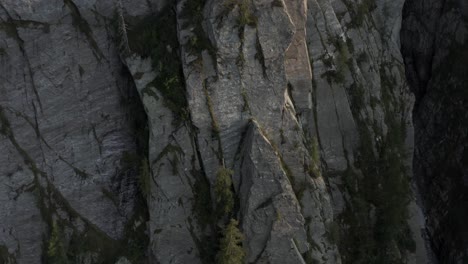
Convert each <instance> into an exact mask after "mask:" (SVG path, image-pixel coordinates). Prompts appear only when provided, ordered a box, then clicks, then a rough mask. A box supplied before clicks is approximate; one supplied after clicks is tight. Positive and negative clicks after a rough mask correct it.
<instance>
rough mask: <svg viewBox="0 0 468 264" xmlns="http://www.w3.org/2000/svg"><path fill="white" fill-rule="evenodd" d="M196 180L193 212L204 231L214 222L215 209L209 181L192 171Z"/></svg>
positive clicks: (197, 172)
mask: <svg viewBox="0 0 468 264" xmlns="http://www.w3.org/2000/svg"><path fill="white" fill-rule="evenodd" d="M192 175H193V176H194V178H195V183H194V185H193V194H194V197H193V199H194V201H193V211H194V212H195V216H196V218H197V220H198V223H199V225H200V227H201V228H202V229H205V228H206V227H207V226H209V225H211V224H212V223H213V222H214V220H215V219H214V216H213V208H212V202H211V191H210V190H211V188H210V182H209V181H208V179H207V178H206V177H205V176H204V175H203V174H202V173H201V172H199V171H196V170H192Z"/></svg>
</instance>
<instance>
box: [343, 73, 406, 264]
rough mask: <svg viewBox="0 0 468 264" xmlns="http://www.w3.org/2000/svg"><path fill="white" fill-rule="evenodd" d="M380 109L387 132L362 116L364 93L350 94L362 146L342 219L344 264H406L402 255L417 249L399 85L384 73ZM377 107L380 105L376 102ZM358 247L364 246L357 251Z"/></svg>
mask: <svg viewBox="0 0 468 264" xmlns="http://www.w3.org/2000/svg"><path fill="white" fill-rule="evenodd" d="M381 87H382V107H383V110H384V114H385V123H386V124H387V128H388V130H387V133H386V134H385V135H384V134H382V129H381V128H379V127H378V126H376V125H375V124H370V123H369V121H368V120H365V119H364V117H363V116H362V115H361V110H362V109H363V108H365V107H366V105H365V104H366V101H365V96H366V94H365V90H364V88H363V86H362V85H361V84H354V85H353V86H352V87H351V88H350V90H349V95H350V97H351V98H350V99H351V103H352V105H353V108H352V112H353V116H354V117H355V120H356V122H357V124H358V129H359V135H360V147H359V151H358V153H356V154H355V157H356V160H355V163H354V164H348V170H347V171H346V172H345V173H344V175H343V179H344V186H345V188H346V189H347V191H348V192H349V194H350V199H349V200H348V206H347V208H346V210H345V211H344V212H343V214H342V215H341V216H340V219H341V222H342V223H344V227H345V228H344V229H343V233H342V236H341V238H342V239H340V242H339V246H340V251H341V252H342V255H343V261H345V262H349V263H363V264H364V263H366V264H374V263H375V264H377V263H378V264H387V263H388V264H390V263H392V264H394V263H404V262H405V260H404V259H402V258H403V257H404V254H401V255H400V254H398V253H394V251H395V250H394V248H395V245H396V246H397V249H398V250H399V251H400V252H401V253H405V252H410V251H412V250H414V241H413V240H412V235H411V232H410V229H409V227H408V223H407V219H408V212H407V210H408V204H409V201H410V196H411V190H410V187H409V186H410V184H409V178H408V176H407V170H408V168H406V166H405V164H404V161H405V159H406V155H407V154H406V153H405V145H404V140H405V136H406V124H405V120H404V119H402V118H401V117H402V116H404V111H406V110H405V103H404V101H403V99H401V98H397V97H395V96H394V95H393V94H394V92H395V91H394V90H395V87H397V86H396V81H395V80H394V79H393V77H391V76H387V75H386V71H385V67H384V66H382V68H381ZM374 103H377V102H374ZM356 243H358V244H359V245H360V246H359V247H355V246H353V245H355V244H356Z"/></svg>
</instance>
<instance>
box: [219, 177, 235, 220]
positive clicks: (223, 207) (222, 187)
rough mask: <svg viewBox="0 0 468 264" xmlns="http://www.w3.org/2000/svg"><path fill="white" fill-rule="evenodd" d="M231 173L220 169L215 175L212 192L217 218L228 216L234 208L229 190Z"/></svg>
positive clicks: (232, 195)
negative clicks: (214, 197) (213, 193)
mask: <svg viewBox="0 0 468 264" xmlns="http://www.w3.org/2000/svg"><path fill="white" fill-rule="evenodd" d="M233 173H234V172H233V171H232V170H230V169H226V168H221V169H219V170H218V173H217V174H216V182H215V186H214V191H215V196H216V211H217V213H218V216H219V217H223V216H229V214H230V213H231V212H232V209H233V208H234V194H233V193H232V190H231V188H232V179H231V176H232V174H233Z"/></svg>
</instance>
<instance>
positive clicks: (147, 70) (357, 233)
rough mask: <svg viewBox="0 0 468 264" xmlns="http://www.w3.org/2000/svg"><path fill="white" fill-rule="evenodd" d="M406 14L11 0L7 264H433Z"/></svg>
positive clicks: (279, 2) (217, 2)
mask: <svg viewBox="0 0 468 264" xmlns="http://www.w3.org/2000/svg"><path fill="white" fill-rule="evenodd" d="M402 7H403V0H399V1H395V0H375V1H374V0H362V1H348V0H308V1H304V0H224V1H222V0H206V1H205V0H186V1H183V0H181V1H164V0H139V1H133V0H115V1H112V0H103V1H97V0H91V1H89V0H87V1H83V0H54V1H48V0H47V1H46V0H40V1H28V0H21V1H18V0H15V1H13V0H0V19H1V20H0V40H1V41H0V63H1V64H0V67H1V71H0V80H1V82H0V84H1V85H0V92H1V93H0V96H1V97H0V146H1V150H2V152H0V177H1V183H2V184H1V185H0V197H1V200H0V202H1V203H0V209H1V210H0V223H1V224H0V262H5V263H26V264H29V263H133V264H136V263H163V264H165V263H194V264H196V263H215V262H216V261H217V258H216V256H217V254H219V252H222V250H223V248H220V246H219V241H220V239H221V236H222V234H223V229H224V227H225V226H226V224H227V223H228V222H229V221H230V219H235V220H237V221H238V222H239V226H238V228H239V230H240V232H242V233H243V236H244V239H243V243H242V245H239V246H241V247H242V250H243V251H244V252H245V260H244V262H245V263H278V264H280V263H281V264H282V263H291V264H292V263H307V264H311V263H337V264H339V263H379V264H382V263H429V262H430V260H429V258H428V253H427V250H426V245H425V241H424V240H423V238H422V234H421V229H424V228H425V227H424V223H423V221H422V220H421V211H420V210H419V207H418V206H417V204H416V201H415V195H414V194H413V191H412V188H411V184H410V182H411V181H410V179H411V176H412V169H411V166H412V152H413V140H412V139H413V127H412V123H411V119H412V118H411V114H412V106H413V101H414V100H413V96H412V94H411V93H410V90H409V88H408V86H407V84H406V79H405V73H404V66H403V59H402V56H401V54H400V50H399V47H400V40H399V33H400V24H401V14H402ZM416 168H417V167H416ZM231 171H232V175H231V173H230V172H231ZM220 172H229V173H228V174H229V175H228V177H231V178H230V179H229V181H227V182H228V186H224V189H222V190H219V188H218V187H219V186H220V185H219V175H220ZM223 195H224V196H223ZM226 195H227V197H231V200H228V199H226V200H222V199H225V196H226ZM223 197H224V198H223ZM220 200H221V201H228V202H226V203H225V204H224V205H229V206H226V207H225V208H224V209H223V210H222V209H220V208H221V207H220V204H219V201H220ZM221 206H222V205H221ZM226 208H227V209H226ZM434 230H436V229H434ZM435 232H439V231H438V230H436V231H435Z"/></svg>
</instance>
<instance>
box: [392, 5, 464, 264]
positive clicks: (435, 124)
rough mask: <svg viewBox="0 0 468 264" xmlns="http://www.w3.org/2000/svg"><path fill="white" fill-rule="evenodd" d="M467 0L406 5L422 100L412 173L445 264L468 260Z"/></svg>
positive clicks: (409, 54) (409, 61)
mask: <svg viewBox="0 0 468 264" xmlns="http://www.w3.org/2000/svg"><path fill="white" fill-rule="evenodd" d="M467 22H468V6H467V3H466V1H456V0H450V1H437V0H435V1H407V3H406V5H405V8H404V13H403V28H402V32H401V38H402V52H403V55H404V59H405V64H406V69H407V70H406V74H407V77H408V81H409V84H410V86H411V89H412V90H413V91H414V93H415V95H416V103H415V108H414V112H413V116H414V126H415V139H416V140H415V152H414V175H415V179H416V180H417V183H418V187H419V189H420V193H421V198H422V202H423V205H424V211H425V215H426V221H427V232H428V236H429V239H430V241H431V244H432V246H433V249H434V252H435V253H436V255H437V257H438V259H439V261H440V263H466V262H467V261H468V252H467V248H468V229H467V227H466V224H465V222H464V219H467V218H468V207H467V205H468V196H467V193H468V192H467V191H468V184H467V182H468V181H467V180H468V174H467V171H468V170H467V165H466V164H468V163H467V160H468V159H467V158H468V152H467V142H468V139H467V135H468V131H467V125H466V124H467V123H468V115H467V112H466V109H467V107H468V94H467V89H466V83H467V75H466V71H465V70H464V67H463V66H462V65H464V64H466V62H467V61H468V53H467V48H468V40H467V38H468V33H467V32H468V31H467V30H468V23H467Z"/></svg>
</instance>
